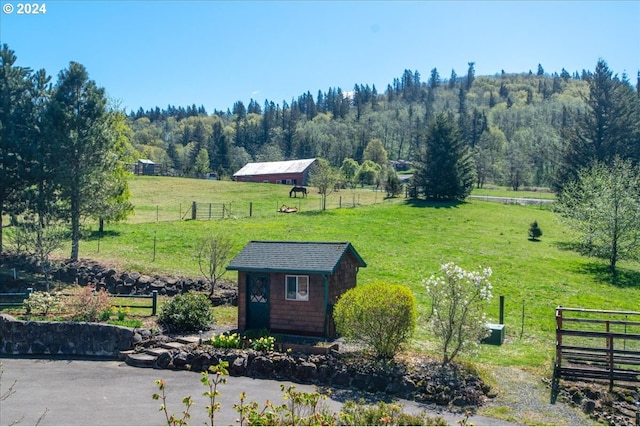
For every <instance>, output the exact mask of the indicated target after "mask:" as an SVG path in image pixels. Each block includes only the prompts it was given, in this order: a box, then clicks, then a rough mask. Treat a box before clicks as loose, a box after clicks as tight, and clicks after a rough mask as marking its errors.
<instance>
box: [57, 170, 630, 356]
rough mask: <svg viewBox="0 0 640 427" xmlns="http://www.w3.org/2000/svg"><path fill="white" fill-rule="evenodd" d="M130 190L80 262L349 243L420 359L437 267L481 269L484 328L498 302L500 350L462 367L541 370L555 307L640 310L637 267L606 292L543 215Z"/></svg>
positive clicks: (179, 266) (132, 263) (365, 194)
mask: <svg viewBox="0 0 640 427" xmlns="http://www.w3.org/2000/svg"><path fill="white" fill-rule="evenodd" d="M131 188H132V192H133V202H134V204H135V205H136V215H135V216H134V217H133V218H131V220H130V221H128V222H127V223H123V224H113V225H108V226H107V228H106V232H105V234H104V235H103V236H101V237H100V238H98V235H97V234H96V233H95V232H94V233H92V235H91V236H90V237H89V238H87V239H85V240H83V241H82V242H81V244H80V256H81V257H83V258H93V259H96V260H103V261H113V262H116V263H117V264H118V265H119V266H120V267H121V268H122V269H127V270H138V271H143V272H146V273H160V272H162V273H168V274H177V275H189V276H200V272H199V270H198V266H197V263H196V261H195V258H194V252H195V250H196V248H197V244H198V241H199V239H200V238H202V237H203V236H204V235H206V234H207V233H210V232H218V231H224V232H226V233H228V234H229V235H230V236H231V237H232V238H233V240H234V242H235V250H236V251H239V250H240V249H241V248H242V247H243V246H244V245H245V244H246V243H247V242H248V241H250V240H261V239H277V240H315V241H323V240H324V241H350V242H352V243H353V245H354V246H355V248H356V250H358V252H359V253H360V254H361V255H362V257H363V258H364V260H365V261H366V263H367V267H366V268H363V269H361V270H360V272H359V281H360V283H368V282H372V281H377V280H381V281H386V282H391V283H400V284H404V285H407V286H409V287H410V288H411V289H412V290H413V291H414V292H415V294H416V296H417V299H418V301H419V313H420V328H419V331H418V334H417V339H416V341H415V344H414V348H415V349H416V350H420V351H424V352H428V353H431V352H433V345H432V344H430V337H429V335H428V333H427V332H426V329H425V328H424V319H425V317H426V315H427V314H428V313H429V301H428V299H427V297H426V292H425V290H424V286H423V285H422V279H424V278H426V277H429V276H430V275H431V274H433V273H436V272H437V271H438V269H439V266H440V264H442V263H445V262H449V261H454V262H456V263H458V264H459V265H461V266H462V267H463V268H465V269H468V270H469V269H477V268H479V266H482V267H487V266H488V267H491V268H492V270H493V276H492V283H493V286H494V300H493V301H492V302H491V304H490V306H489V307H488V314H489V316H490V318H491V320H493V321H497V320H498V296H499V295H504V296H505V298H506V303H505V324H506V333H507V341H506V342H505V344H504V345H502V346H489V345H485V346H482V347H481V350H480V352H479V354H478V355H477V356H475V357H474V358H473V359H472V360H473V361H474V362H480V363H482V364H487V365H512V366H529V367H533V368H537V369H540V368H548V367H549V365H550V363H551V361H552V359H553V348H554V339H555V335H554V327H555V326H554V309H555V307H556V306H558V305H562V306H566V307H584V308H599V309H616V310H637V309H638V304H637V301H640V286H639V285H638V282H639V280H638V279H640V266H639V265H638V264H637V263H625V262H621V263H620V264H619V267H620V274H619V277H618V279H617V283H616V284H613V283H612V281H611V279H610V278H609V276H608V275H607V269H606V266H605V265H604V264H603V263H602V262H600V261H597V260H594V259H589V258H584V257H582V256H580V255H578V254H576V253H575V252H572V251H570V250H567V249H566V248H567V246H568V245H567V243H569V242H570V241H571V238H572V233H571V232H570V230H568V229H567V228H566V227H565V226H564V225H563V224H561V223H560V222H559V221H558V218H557V217H556V215H555V214H554V213H553V212H552V211H551V207H550V206H542V207H541V206H519V205H504V204H501V203H493V202H487V201H483V200H476V199H469V201H468V202H465V203H459V204H455V203H426V202H411V201H406V200H405V199H403V198H402V197H400V198H396V199H388V200H383V193H380V192H374V191H372V190H371V189H362V190H358V191H357V192H352V191H348V190H344V191H341V192H339V193H334V194H332V195H330V196H329V206H331V209H329V210H327V211H325V212H321V211H319V210H317V209H318V208H317V206H319V195H317V194H316V193H315V191H313V190H312V191H310V197H309V198H308V199H297V200H296V199H289V197H288V190H289V188H288V186H278V185H269V184H247V183H232V182H224V181H222V182H221V181H205V180H189V179H178V178H160V177H141V178H136V179H134V180H133V181H132V183H131ZM341 197H342V198H343V199H342V202H343V203H342V205H343V206H345V205H346V203H344V200H345V199H346V198H351V199H352V200H353V199H359V200H360V205H359V207H357V208H347V207H343V208H341V209H336V208H335V207H337V206H339V205H340V201H341V200H340V198H341ZM191 200H196V201H198V202H216V201H218V200H220V201H226V202H232V203H233V205H234V206H238V207H240V206H248V204H249V203H250V202H251V203H252V204H253V207H254V212H253V216H252V217H249V216H248V215H233V216H231V218H228V219H224V220H212V221H191V220H189V221H178V220H177V219H178V217H179V214H178V206H179V205H180V203H182V213H183V214H184V211H185V209H186V208H185V206H187V205H189V204H190V203H191V202H190V201H191ZM283 203H288V204H291V205H293V204H294V203H300V205H299V206H300V207H301V211H300V212H299V213H296V214H279V213H276V209H277V207H278V206H280V205H282V204H283ZM296 206H298V205H296ZM170 207H175V215H173V214H172V215H170V216H172V217H174V218H175V219H174V220H169V219H165V220H162V219H161V220H160V221H159V222H156V218H155V216H156V209H157V211H158V212H162V211H167V210H168V209H169V208H170ZM143 220H144V221H143ZM534 220H536V221H538V224H539V225H540V228H541V229H542V231H543V233H544V234H543V236H542V238H541V240H540V241H539V242H531V241H529V240H528V238H527V231H528V228H529V224H530V223H531V222H533V221H534ZM94 229H95V227H94ZM154 248H155V249H154ZM66 254H68V250H67V249H65V255H66ZM300 263H304V260H300ZM228 278H229V279H234V278H235V275H233V274H228ZM523 313H524V323H523Z"/></svg>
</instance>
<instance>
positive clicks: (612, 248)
mask: <svg viewBox="0 0 640 427" xmlns="http://www.w3.org/2000/svg"><path fill="white" fill-rule="evenodd" d="M557 208H558V212H559V213H560V215H562V217H563V218H564V219H565V220H566V221H567V223H568V224H569V225H570V226H571V227H572V228H574V229H576V230H577V231H578V232H579V234H580V242H579V250H580V251H581V252H582V253H583V254H585V255H588V256H594V257H598V258H604V259H607V260H608V261H609V269H610V270H611V272H612V273H613V274H615V273H616V264H617V262H618V260H622V259H636V258H638V251H639V250H640V228H639V227H638V224H640V168H638V167H637V166H633V164H632V163H631V161H630V160H626V161H625V160H621V159H620V158H616V159H614V162H613V164H612V165H609V164H607V163H605V162H597V163H595V164H594V165H593V166H590V167H586V168H583V169H581V170H580V171H579V172H578V179H577V180H575V181H572V182H570V183H569V184H567V185H566V186H565V187H564V189H563V191H562V193H560V197H559V199H558V207H557Z"/></svg>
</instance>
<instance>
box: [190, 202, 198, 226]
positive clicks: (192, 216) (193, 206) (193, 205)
mask: <svg viewBox="0 0 640 427" xmlns="http://www.w3.org/2000/svg"><path fill="white" fill-rule="evenodd" d="M196 209H197V208H196V202H195V201H193V202H191V219H192V220H194V221H195V220H196Z"/></svg>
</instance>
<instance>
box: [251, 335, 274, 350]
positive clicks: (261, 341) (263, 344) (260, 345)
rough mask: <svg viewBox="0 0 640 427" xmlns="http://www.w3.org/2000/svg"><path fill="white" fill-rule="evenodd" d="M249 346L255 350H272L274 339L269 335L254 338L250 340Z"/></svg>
mask: <svg viewBox="0 0 640 427" xmlns="http://www.w3.org/2000/svg"><path fill="white" fill-rule="evenodd" d="M249 342H250V343H251V348H252V349H254V350H255V351H273V346H274V345H275V343H276V339H275V338H274V337H271V336H266V337H260V338H258V339H256V340H250V341H249Z"/></svg>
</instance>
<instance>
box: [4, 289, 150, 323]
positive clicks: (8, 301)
mask: <svg viewBox="0 0 640 427" xmlns="http://www.w3.org/2000/svg"><path fill="white" fill-rule="evenodd" d="M31 293H33V289H32V288H27V290H26V292H4V293H0V310H2V308H3V307H5V308H6V307H21V306H23V305H24V300H26V299H27V298H29V295H31ZM61 295H62V296H70V295H71V294H61ZM109 298H110V299H115V300H118V299H121V300H122V299H127V300H128V299H143V300H151V303H150V304H148V305H139V304H132V303H129V304H118V303H116V304H114V305H117V306H118V307H124V308H142V309H149V310H151V316H155V315H156V314H157V313H158V291H153V292H151V295H113V294H109Z"/></svg>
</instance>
